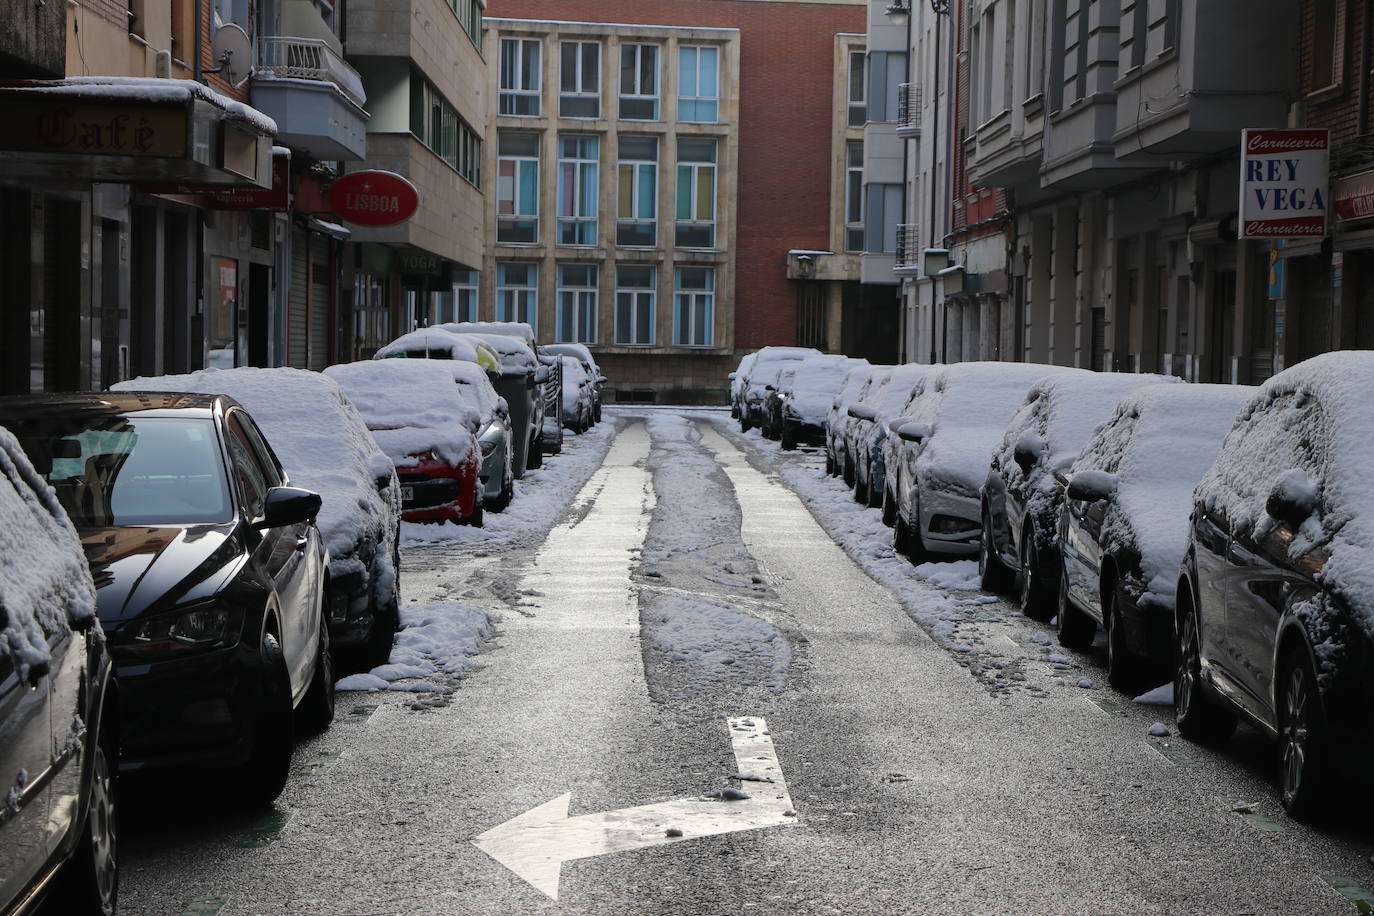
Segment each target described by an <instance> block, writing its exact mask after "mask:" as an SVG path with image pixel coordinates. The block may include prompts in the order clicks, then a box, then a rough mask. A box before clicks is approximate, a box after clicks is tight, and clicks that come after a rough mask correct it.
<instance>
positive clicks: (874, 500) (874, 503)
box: [864, 469, 883, 509]
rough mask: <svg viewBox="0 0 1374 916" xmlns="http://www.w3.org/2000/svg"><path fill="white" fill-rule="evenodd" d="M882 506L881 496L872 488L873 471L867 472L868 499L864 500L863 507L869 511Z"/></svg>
mask: <svg viewBox="0 0 1374 916" xmlns="http://www.w3.org/2000/svg"><path fill="white" fill-rule="evenodd" d="M882 504H883V494H882V493H881V492H880V491H879V490H877V489H876V488H875V487H874V486H873V471H872V469H869V472H868V499H866V500H864V505H865V506H867V507H868V508H870V509H876V508H878V507H879V506H881V505H882Z"/></svg>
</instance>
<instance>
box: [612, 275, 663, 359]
mask: <svg viewBox="0 0 1374 916" xmlns="http://www.w3.org/2000/svg"><path fill="white" fill-rule="evenodd" d="M655 273H656V271H655V269H654V268H652V267H631V266H629V265H625V266H621V267H618V268H616V272H615V342H616V343H617V344H624V345H626V346H641V347H642V346H650V345H652V344H653V342H654V309H655V301H654V300H655V298H656V297H655V287H656V286H657V285H658V284H657V279H656V277H655Z"/></svg>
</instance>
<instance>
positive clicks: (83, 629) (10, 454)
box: [0, 428, 119, 913]
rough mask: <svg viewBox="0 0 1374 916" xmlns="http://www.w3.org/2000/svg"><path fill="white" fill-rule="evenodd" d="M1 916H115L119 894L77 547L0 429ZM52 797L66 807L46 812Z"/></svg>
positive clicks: (87, 587)
mask: <svg viewBox="0 0 1374 916" xmlns="http://www.w3.org/2000/svg"><path fill="white" fill-rule="evenodd" d="M0 602H2V606H0V778H3V779H4V780H5V782H3V783H0V789H3V791H4V804H5V810H4V816H3V817H0V866H2V867H0V912H5V913H9V912H11V911H12V910H13V909H26V908H27V907H28V906H32V905H37V904H39V903H41V902H43V901H44V899H45V898H47V899H48V900H49V901H50V902H51V904H52V906H51V907H50V909H51V910H52V911H53V912H60V913H113V912H114V909H115V906H116V904H117V900H118V895H119V874H118V870H117V867H116V866H117V855H116V853H117V847H116V839H117V834H116V830H115V823H116V801H115V779H114V774H115V769H116V767H117V766H118V760H119V756H118V755H119V732H118V723H117V722H116V721H115V718H114V713H113V708H112V707H113V704H112V703H107V698H108V697H110V695H111V694H112V692H113V691H112V686H111V682H112V670H111V665H110V656H109V654H108V652H107V651H106V648H105V640H104V639H103V638H102V637H103V634H102V632H101V630H100V628H99V627H97V626H95V623H96V614H95V606H96V602H95V584H94V582H92V581H91V572H90V569H89V567H88V566H87V564H86V557H85V555H84V554H83V553H82V550H81V542H80V541H79V540H78V539H77V535H76V531H75V530H74V529H73V528H72V524H71V522H70V521H69V520H68V518H67V513H66V512H65V511H63V509H62V506H61V505H59V504H58V502H57V499H56V497H55V496H54V494H53V492H52V490H51V489H49V488H48V485H47V483H46V482H44V480H43V478H42V477H40V476H39V474H38V473H37V472H36V471H35V470H34V468H33V465H31V464H30V463H29V459H28V458H27V456H25V454H24V451H23V449H21V448H20V447H19V443H18V441H16V440H15V438H14V436H12V435H11V434H10V432H9V431H8V430H6V429H3V428H0ZM54 788H56V789H57V790H59V791H60V792H61V793H62V796H61V797H62V798H63V800H64V802H66V803H63V804H50V796H51V795H52V793H53V790H54Z"/></svg>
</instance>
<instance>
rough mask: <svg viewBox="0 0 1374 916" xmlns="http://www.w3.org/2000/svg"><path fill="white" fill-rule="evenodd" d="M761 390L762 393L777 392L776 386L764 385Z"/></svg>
mask: <svg viewBox="0 0 1374 916" xmlns="http://www.w3.org/2000/svg"><path fill="white" fill-rule="evenodd" d="M763 390H764V391H777V390H778V389H777V386H776V385H764V386H763Z"/></svg>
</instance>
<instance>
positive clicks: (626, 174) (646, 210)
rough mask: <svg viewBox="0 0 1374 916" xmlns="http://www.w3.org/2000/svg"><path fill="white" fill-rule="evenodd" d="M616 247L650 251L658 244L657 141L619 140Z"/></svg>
mask: <svg viewBox="0 0 1374 916" xmlns="http://www.w3.org/2000/svg"><path fill="white" fill-rule="evenodd" d="M616 170H617V172H616V177H617V184H618V201H617V210H616V224H615V242H616V244H617V245H629V246H633V247H643V248H652V247H653V246H654V245H655V244H656V243H657V242H658V138H657V137H624V136H622V137H621V138H620V162H619V163H618V164H617V166H616Z"/></svg>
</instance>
